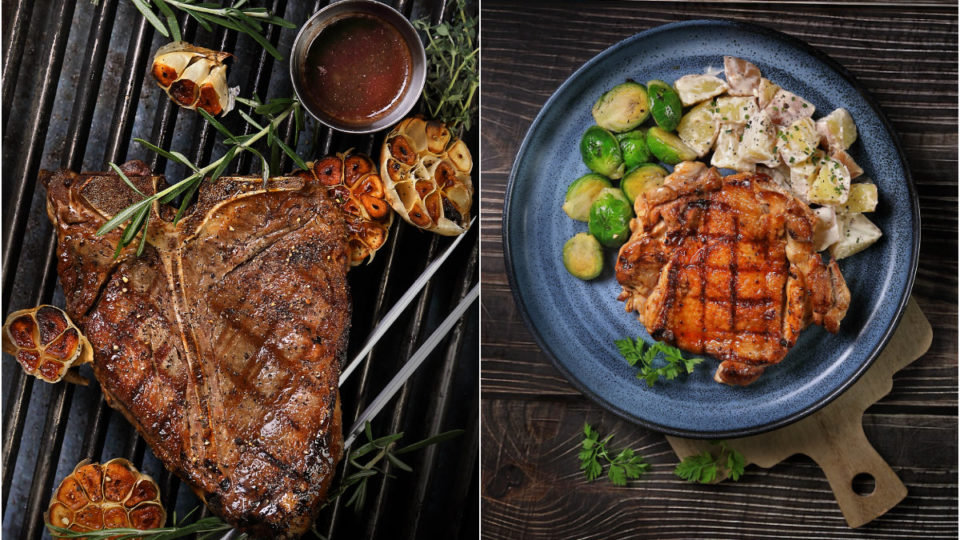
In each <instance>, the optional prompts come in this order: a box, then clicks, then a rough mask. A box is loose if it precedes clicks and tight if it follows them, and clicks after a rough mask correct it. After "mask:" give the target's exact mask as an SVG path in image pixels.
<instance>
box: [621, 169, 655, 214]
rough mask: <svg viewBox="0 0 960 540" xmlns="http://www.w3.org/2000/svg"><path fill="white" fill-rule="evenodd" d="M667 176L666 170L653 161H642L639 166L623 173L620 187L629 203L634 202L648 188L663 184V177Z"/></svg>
mask: <svg viewBox="0 0 960 540" xmlns="http://www.w3.org/2000/svg"><path fill="white" fill-rule="evenodd" d="M666 177H667V170H666V169H664V168H663V167H661V166H659V165H656V164H654V163H644V164H643V165H640V166H639V167H636V168H634V169H631V170H630V171H628V172H627V174H625V175H623V180H621V181H620V189H621V190H623V194H624V195H626V197H627V200H628V201H630V204H631V205H634V204H636V202H637V197H639V196H640V195H642V194H644V193H646V192H647V191H648V190H651V189H656V188H658V187H660V186H662V185H663V179H664V178H666Z"/></svg>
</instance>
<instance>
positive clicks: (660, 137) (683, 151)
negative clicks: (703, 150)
mask: <svg viewBox="0 0 960 540" xmlns="http://www.w3.org/2000/svg"><path fill="white" fill-rule="evenodd" d="M647 147H648V148H650V152H652V153H653V155H655V156H657V159H659V160H660V161H662V162H664V163H668V164H670V165H676V164H677V163H680V162H681V161H690V160H692V159H697V152H696V151H694V150H693V149H692V148H690V147H689V146H687V145H686V144H684V142H683V141H681V140H680V138H679V137H677V136H676V135H674V134H673V133H670V132H667V131H665V130H664V129H662V128H659V127H652V128H650V129H649V130H648V131H647Z"/></svg>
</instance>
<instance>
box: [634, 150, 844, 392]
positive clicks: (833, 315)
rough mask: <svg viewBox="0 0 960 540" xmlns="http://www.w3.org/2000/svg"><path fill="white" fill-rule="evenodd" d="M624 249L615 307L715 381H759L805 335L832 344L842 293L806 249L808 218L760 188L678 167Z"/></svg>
mask: <svg viewBox="0 0 960 540" xmlns="http://www.w3.org/2000/svg"><path fill="white" fill-rule="evenodd" d="M636 214H637V217H636V218H635V219H634V220H633V221H632V222H631V224H630V227H631V230H632V232H633V234H632V236H631V238H630V240H629V241H628V242H627V243H626V244H624V245H623V247H621V248H620V254H619V256H618V258H617V280H618V281H619V282H620V284H621V285H622V286H623V292H622V293H621V294H620V297H619V298H620V300H625V301H626V309H627V311H634V310H636V311H637V312H638V313H639V314H640V320H641V321H643V323H644V325H645V326H646V327H647V331H648V332H649V333H650V335H651V336H652V337H653V338H654V339H658V340H663V341H667V342H669V343H673V344H675V345H676V346H677V347H679V348H681V349H683V350H686V351H690V352H694V353H698V354H708V355H711V356H714V357H716V358H718V359H720V361H721V363H720V366H719V367H718V368H717V372H716V375H715V376H714V378H715V379H716V380H717V382H722V383H726V384H730V385H747V384H750V383H752V382H753V381H755V380H756V379H757V378H758V377H759V376H760V375H761V374H762V373H763V370H764V368H765V367H766V366H769V365H771V364H776V363H778V362H780V360H782V359H783V357H784V356H786V354H787V351H788V350H789V349H790V347H792V346H793V345H794V343H796V340H797V336H798V334H799V333H800V331H801V330H802V329H803V328H804V327H805V326H806V325H807V324H809V323H811V322H813V323H816V324H820V325H822V326H823V327H824V328H826V329H827V330H829V331H830V332H836V331H837V330H838V328H839V326H840V320H841V319H843V316H844V315H845V314H846V312H847V306H848V305H849V303H850V291H849V290H848V289H847V286H846V283H845V282H844V280H843V276H842V275H841V274H840V269H839V267H838V266H837V263H836V261H834V260H831V261H830V262H829V264H825V263H824V262H823V259H822V258H821V256H820V255H819V254H818V253H817V252H816V251H814V249H813V231H814V223H815V218H814V216H813V213H812V212H811V210H810V208H809V207H807V205H805V204H803V202H801V201H799V200H798V199H796V198H795V197H793V196H792V195H789V194H787V193H785V192H783V191H781V190H780V189H779V188H778V187H777V186H776V185H775V184H774V183H773V182H772V181H771V180H770V179H769V178H768V177H767V176H765V175H762V174H751V173H742V174H735V175H732V176H727V177H724V178H721V177H720V174H719V173H718V172H717V170H716V169H714V168H709V169H708V168H707V167H706V165H704V164H702V163H699V162H686V163H681V164H679V165H677V167H676V168H675V169H674V172H673V174H671V175H670V176H668V177H667V179H666V181H665V183H664V185H663V186H662V187H660V188H657V189H656V190H654V191H652V192H648V193H647V194H646V195H645V196H644V197H640V198H638V199H637V202H636Z"/></svg>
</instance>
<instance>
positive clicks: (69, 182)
mask: <svg viewBox="0 0 960 540" xmlns="http://www.w3.org/2000/svg"><path fill="white" fill-rule="evenodd" d="M123 168H124V170H125V172H126V174H127V175H128V176H129V177H130V179H131V180H132V181H133V183H134V184H135V185H136V186H137V187H138V188H139V190H140V191H142V192H143V193H146V194H148V195H149V194H152V193H156V190H157V189H158V188H159V187H161V186H163V185H164V184H163V179H162V177H157V176H151V175H150V171H149V169H147V167H146V165H145V164H143V163H142V162H130V163H127V164H125V165H124V167H123ZM44 182H45V183H46V184H47V211H48V214H49V216H50V220H51V221H52V222H53V224H54V226H55V227H56V231H57V253H58V264H57V271H58V273H59V276H60V281H61V283H62V284H63V290H64V293H65V295H66V299H67V312H68V313H69V314H70V316H71V317H72V318H73V320H74V321H77V322H78V324H79V325H80V327H81V328H82V329H83V331H84V334H85V335H86V336H87V338H89V340H90V342H91V343H92V344H93V348H94V373H95V374H96V377H97V380H98V381H99V382H100V385H101V388H102V389H103V393H104V395H105V396H106V399H107V402H108V403H109V404H110V406H111V407H114V408H115V409H117V410H119V411H120V412H122V413H123V415H124V416H126V417H127V419H128V420H129V421H130V422H131V423H133V425H134V426H136V428H137V430H138V431H139V432H140V434H141V435H143V438H144V439H146V441H147V442H148V443H149V444H150V447H151V448H152V449H153V452H154V454H156V456H157V457H158V458H160V460H161V461H162V462H163V464H164V465H165V466H166V467H167V469H169V470H171V471H172V472H174V473H176V474H177V475H178V476H180V477H181V478H182V479H183V480H184V481H185V482H186V483H187V484H188V485H190V487H191V488H193V490H194V492H196V493H197V495H198V496H199V497H201V498H202V499H203V500H204V501H205V502H206V504H207V505H208V506H209V507H210V509H211V510H212V511H213V512H214V513H216V514H218V515H220V516H221V517H223V518H224V519H226V520H227V521H229V522H230V523H231V524H233V525H235V526H238V527H241V528H242V529H244V530H247V531H249V532H251V533H252V534H255V535H256V536H258V537H273V538H292V537H296V536H299V535H300V534H302V533H303V532H304V531H306V530H307V529H308V528H309V526H310V524H311V523H312V521H313V518H314V516H315V514H316V513H317V512H318V511H319V507H320V503H322V502H323V500H324V497H325V494H326V491H327V488H328V486H329V483H330V479H331V477H332V475H333V472H334V468H335V467H336V464H337V462H338V461H339V459H340V454H341V450H342V446H343V442H342V435H341V425H340V399H339V394H338V391H337V389H338V385H337V383H338V378H339V361H340V359H341V356H342V354H343V353H344V350H345V347H346V341H347V330H348V327H349V324H350V295H349V292H348V290H347V281H346V273H347V268H348V255H347V232H346V229H345V226H344V222H343V219H342V218H341V216H340V211H339V210H338V209H337V207H336V205H335V204H334V203H333V202H332V201H331V200H329V199H328V198H327V197H326V195H325V194H324V193H325V190H324V189H323V188H322V186H319V185H318V184H317V183H315V182H312V181H309V180H304V179H302V178H294V177H283V178H273V179H271V180H270V182H269V187H268V189H263V187H262V179H260V178H226V177H224V178H220V179H219V180H217V182H215V183H205V184H204V185H203V186H202V187H201V188H200V192H199V200H198V202H197V203H196V205H195V206H194V207H193V210H192V213H190V214H189V215H186V216H184V217H183V219H182V220H181V221H180V222H179V223H177V224H176V225H174V224H173V223H172V217H173V213H174V212H173V209H172V208H170V207H168V206H166V205H162V204H160V203H154V206H153V209H152V212H151V215H150V220H149V226H148V236H147V242H148V245H147V246H146V249H145V251H144V253H143V255H142V256H140V257H137V256H136V248H137V244H138V242H139V238H138V239H136V240H134V242H133V243H132V245H131V246H130V247H127V248H126V249H124V250H123V251H122V252H121V253H120V255H119V257H117V258H114V246H115V245H116V244H117V240H118V238H119V235H120V234H121V229H115V230H114V231H112V232H110V233H109V234H107V235H105V236H102V237H99V236H96V235H95V233H96V231H97V229H98V228H100V226H101V225H103V224H104V223H105V222H106V221H107V220H108V219H109V218H110V217H111V216H113V215H114V214H116V213H117V212H118V211H120V210H121V209H122V208H124V207H126V206H127V205H129V204H131V203H133V202H135V201H136V200H138V199H139V198H140V196H139V195H137V194H135V193H134V192H133V190H131V189H130V188H129V187H128V186H126V185H125V184H124V183H123V181H122V180H121V179H120V178H119V177H118V176H116V175H113V174H105V173H86V174H77V173H74V172H70V171H61V172H57V173H55V174H53V175H52V176H50V175H49V174H48V175H47V176H46V177H45V178H44Z"/></svg>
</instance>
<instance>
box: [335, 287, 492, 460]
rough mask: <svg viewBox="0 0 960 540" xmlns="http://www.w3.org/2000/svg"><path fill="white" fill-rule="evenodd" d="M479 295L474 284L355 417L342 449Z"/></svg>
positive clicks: (346, 446) (354, 437)
mask: <svg viewBox="0 0 960 540" xmlns="http://www.w3.org/2000/svg"><path fill="white" fill-rule="evenodd" d="M479 295H480V284H479V283H478V284H476V285H474V286H473V288H472V289H470V292H469V293H467V295H466V296H465V297H464V298H463V300H461V301H460V303H459V304H457V307H456V308H454V310H453V311H452V312H451V313H450V314H449V315H447V317H446V318H445V319H444V320H443V322H442V323H440V326H438V327H437V329H436V330H434V331H433V333H432V334H430V337H428V338H427V340H426V341H424V342H423V345H421V346H420V348H419V349H417V352H415V353H413V356H411V357H410V359H409V360H407V363H405V364H404V365H403V367H402V368H400V371H398V372H397V374H396V375H394V376H393V379H390V382H389V383H387V385H386V386H385V387H384V388H383V390H381V391H380V393H379V394H377V397H376V398H374V400H373V402H371V403H370V405H369V406H367V408H366V409H364V411H363V412H362V413H360V416H358V417H357V420H356V422H354V423H353V426H352V427H351V428H350V430H349V431H348V432H347V439H346V441H344V443H343V448H344V449H347V448H350V445H352V444H353V441H354V440H356V438H357V435H359V434H360V432H362V431H363V427H364V425H365V424H366V422H367V421H369V420H371V419H373V417H375V416H376V415H377V413H379V412H380V410H381V409H383V407H384V406H385V405H386V404H387V403H388V402H389V401H390V399H391V398H392V397H393V396H394V395H395V394H396V393H397V391H398V390H400V387H402V386H403V385H404V383H406V382H407V379H409V378H410V376H411V375H413V373H414V372H415V371H416V370H417V368H418V367H420V365H421V364H423V361H424V360H426V358H427V356H429V355H430V353H431V352H433V349H435V348H436V346H437V345H439V344H440V342H441V341H443V338H444V337H446V335H447V333H448V332H449V331H450V329H451V328H453V325H454V324H456V323H457V321H459V320H460V317H462V316H463V314H464V312H465V311H466V310H467V308H468V307H470V305H471V304H473V302H474V301H475V300H476V299H477V297H478V296H479Z"/></svg>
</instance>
